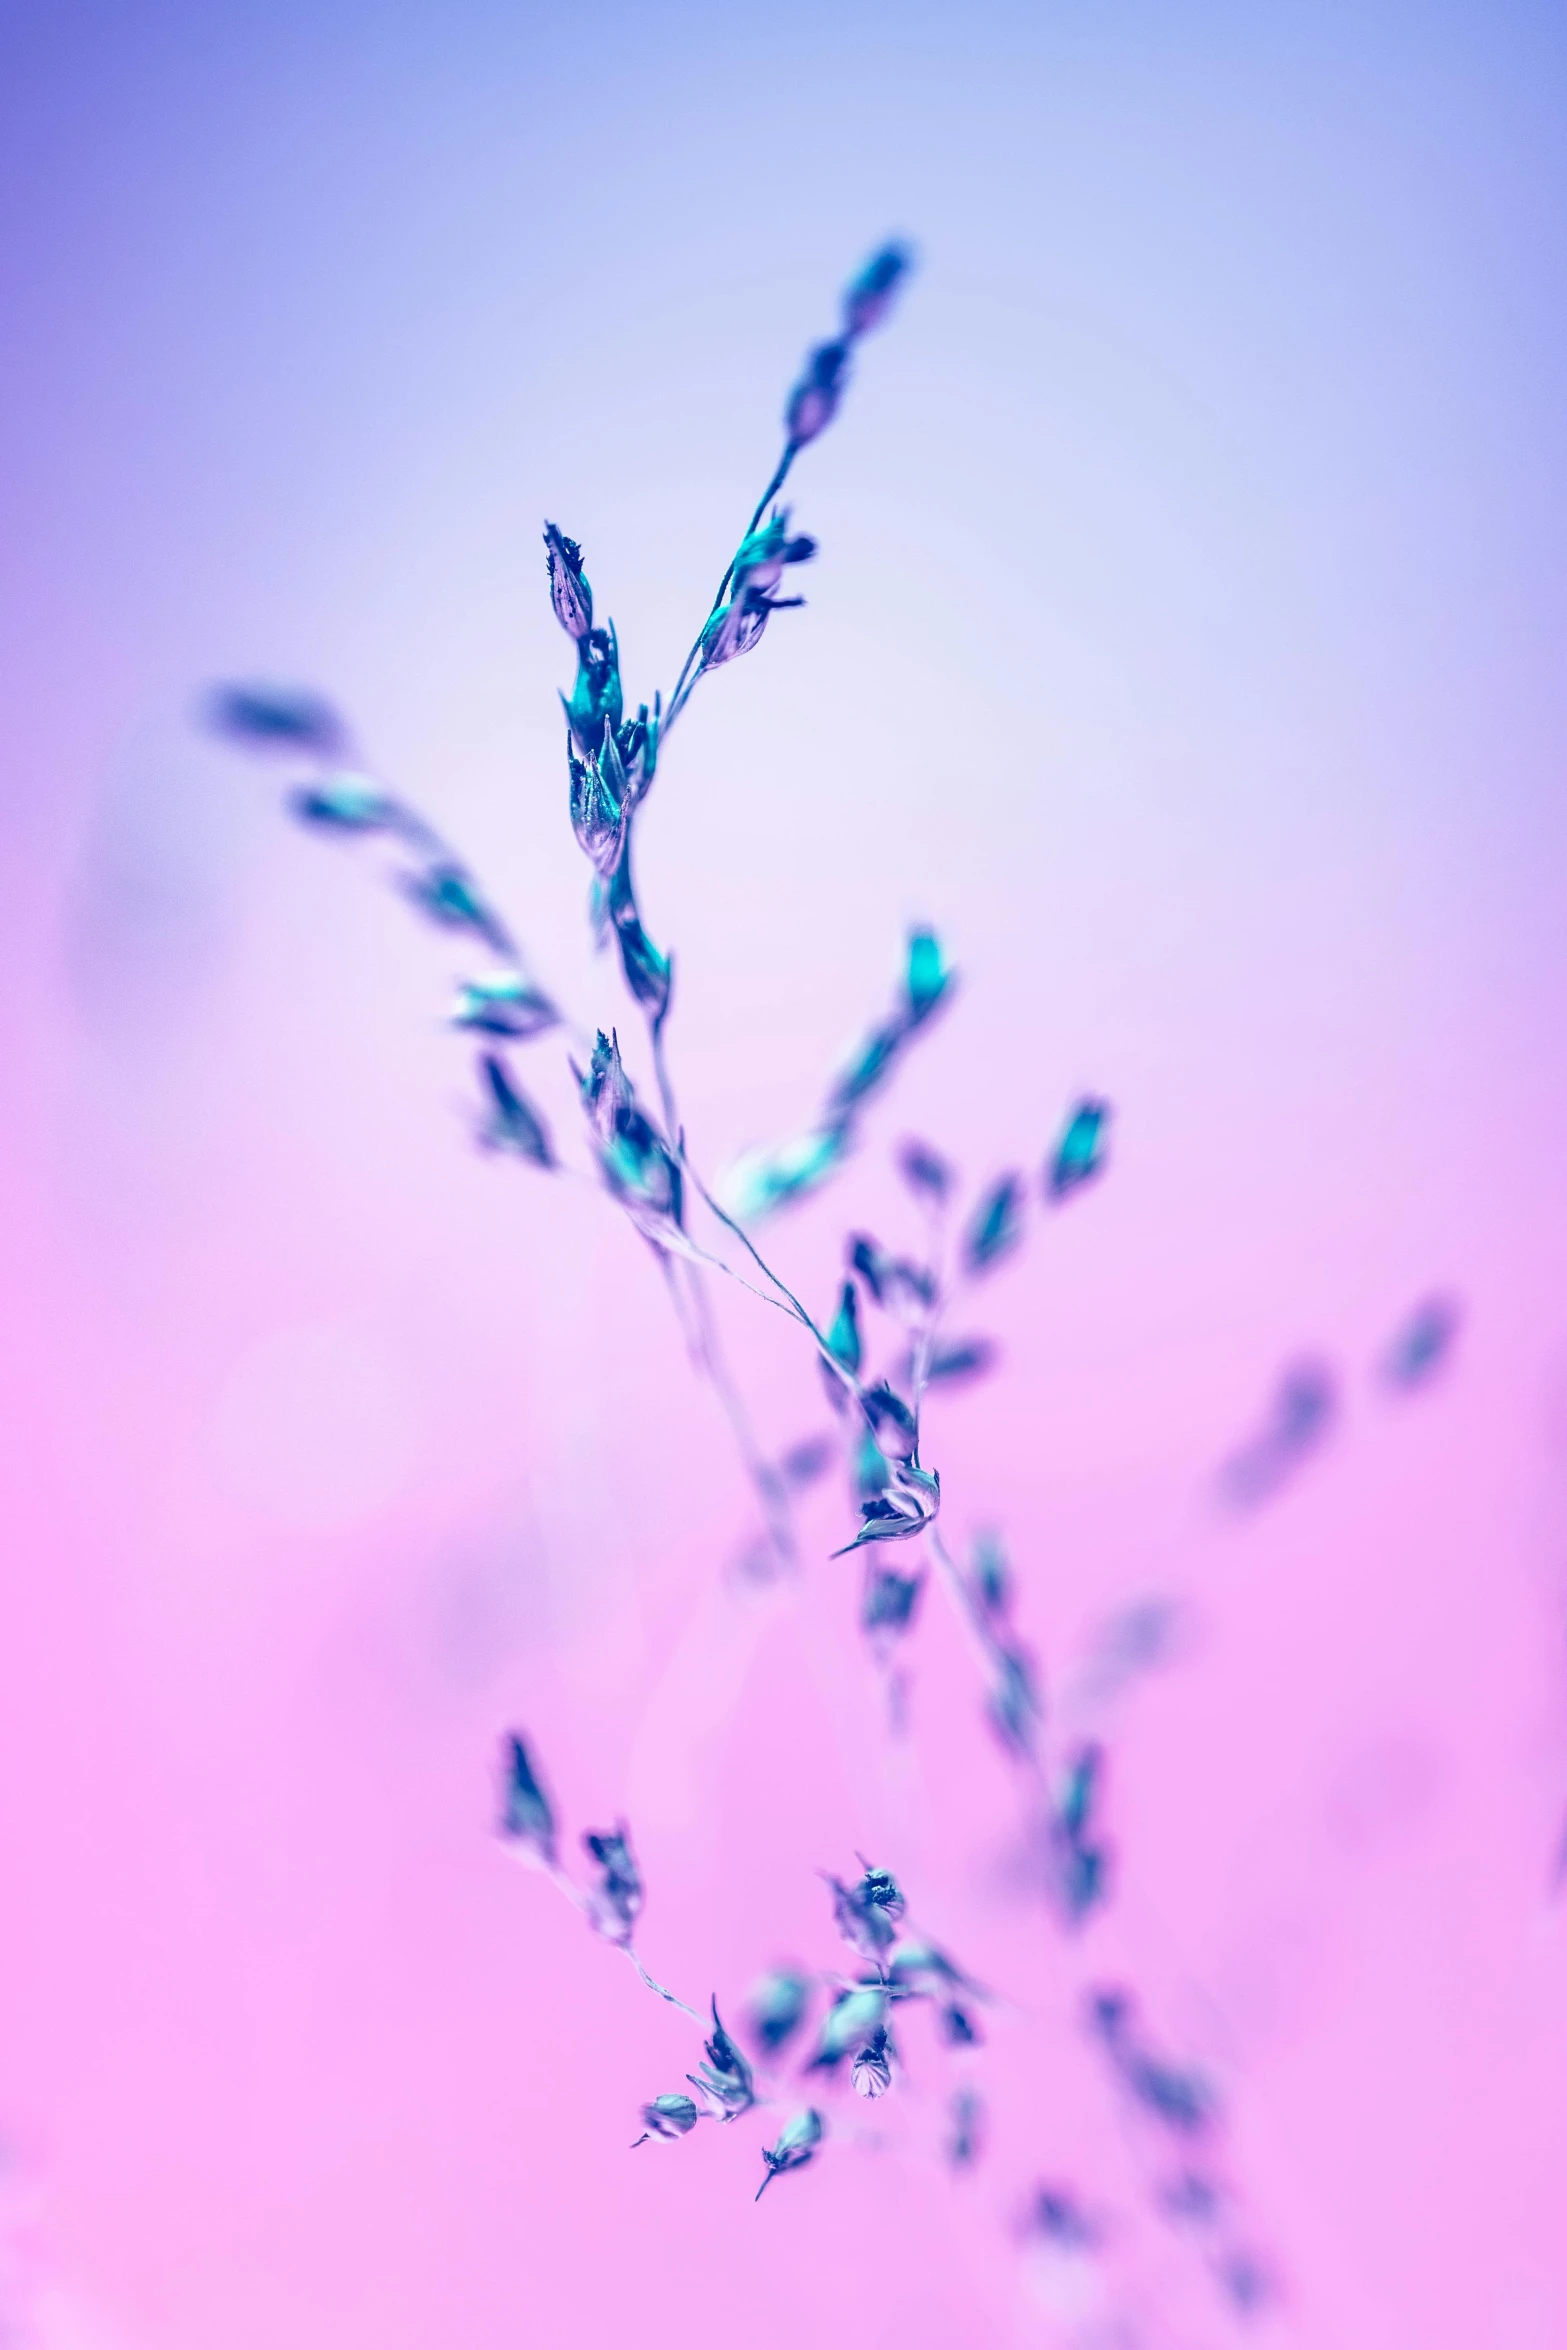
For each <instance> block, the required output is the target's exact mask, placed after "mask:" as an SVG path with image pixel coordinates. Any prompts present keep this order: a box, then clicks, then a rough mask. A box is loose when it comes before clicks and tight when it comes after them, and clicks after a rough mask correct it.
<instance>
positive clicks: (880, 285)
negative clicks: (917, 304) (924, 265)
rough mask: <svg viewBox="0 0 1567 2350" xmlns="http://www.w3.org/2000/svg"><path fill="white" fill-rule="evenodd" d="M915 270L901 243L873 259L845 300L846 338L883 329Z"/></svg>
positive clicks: (892, 244) (889, 247)
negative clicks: (888, 314)
mask: <svg viewBox="0 0 1567 2350" xmlns="http://www.w3.org/2000/svg"><path fill="white" fill-rule="evenodd" d="M913 266H914V255H913V254H912V252H911V251H910V250H909V248H908V246H907V245H905V244H904V243H902V241H901V240H899V239H896V238H895V239H894V240H893V241H892V242H891V243H889V244H886V245H883V246H882V247H881V248H880V250H879V251H878V252H875V253H873V254H872V255H871V257H870V259H869V261H867V262H866V264H865V266H864V268H863V269H861V270H860V272H859V274H858V275H857V276H856V277H855V278H854V279H853V281H852V282H851V284H850V285H849V288H848V290H847V292H846V293H845V295H844V297H843V326H844V332H845V334H849V335H868V334H869V333H870V332H871V331H872V329H873V328H875V327H878V326H880V325H881V323H882V321H883V320H884V319H885V318H886V316H887V313H888V312H889V311H890V310H891V308H892V306H893V304H894V302H895V301H896V300H897V298H898V291H899V288H900V287H901V286H902V284H903V281H904V279H905V278H906V277H907V276H908V274H909V272H910V270H911V269H912V268H913Z"/></svg>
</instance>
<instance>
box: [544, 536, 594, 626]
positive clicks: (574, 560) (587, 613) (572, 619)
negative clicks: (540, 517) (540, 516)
mask: <svg viewBox="0 0 1567 2350" xmlns="http://www.w3.org/2000/svg"><path fill="white" fill-rule="evenodd" d="M544 544H545V547H546V549H547V550H548V553H547V560H548V563H549V571H550V602H551V603H552V604H553V605H554V607H555V617H556V619H557V620H558V621H559V622H560V624H561V627H562V628H563V629H564V630H565V631H566V634H567V635H568V636H570V637H575V638H576V639H577V641H578V642H579V643H580V642H581V640H582V639H583V637H585V636H586V635H587V633H588V631H589V629H590V628H591V627H592V626H593V590H592V589H591V588H590V587H589V585H588V575H587V573H586V572H585V571H584V570H583V568H582V549H581V548H580V547H579V546H578V544H577V542H576V540H575V539H569V538H567V536H566V534H565V532H564V531H563V530H557V529H556V528H555V525H554V523H553V522H546V524H545V525H544Z"/></svg>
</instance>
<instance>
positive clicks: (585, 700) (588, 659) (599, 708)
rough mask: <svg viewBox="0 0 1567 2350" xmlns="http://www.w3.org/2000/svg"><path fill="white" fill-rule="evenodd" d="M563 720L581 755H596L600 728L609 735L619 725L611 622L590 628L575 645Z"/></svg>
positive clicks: (617, 656) (617, 668) (617, 649)
mask: <svg viewBox="0 0 1567 2350" xmlns="http://www.w3.org/2000/svg"><path fill="white" fill-rule="evenodd" d="M561 701H562V703H563V704H564V706H565V711H566V723H567V725H568V726H569V727H570V729H571V737H572V741H573V742H574V743H575V745H576V747H577V749H578V751H579V752H580V753H581V755H582V757H583V758H584V759H596V758H597V757H598V755H599V753H600V751H601V750H602V749H603V747H604V730H605V728H606V727H607V728H608V729H609V733H610V736H611V739H613V738H614V736H615V735H616V733H617V732H618V730H619V727H620V720H621V714H622V711H623V709H624V707H625V704H624V698H623V696H622V693H621V688H620V647H619V646H618V644H617V643H616V641H615V631H614V628H613V626H611V627H609V628H590V629H589V630H588V633H587V635H586V636H584V637H582V638H581V639H580V640H579V642H578V645H577V679H576V683H575V685H574V686H573V687H572V689H571V699H570V700H569V701H567V700H566V697H565V695H564V694H562V696H561Z"/></svg>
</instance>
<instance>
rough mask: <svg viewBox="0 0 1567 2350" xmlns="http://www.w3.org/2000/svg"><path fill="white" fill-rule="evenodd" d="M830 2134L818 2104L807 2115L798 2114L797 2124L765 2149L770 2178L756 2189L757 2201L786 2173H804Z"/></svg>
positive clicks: (767, 2177) (764, 2157)
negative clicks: (788, 2171)
mask: <svg viewBox="0 0 1567 2350" xmlns="http://www.w3.org/2000/svg"><path fill="white" fill-rule="evenodd" d="M826 2134H827V2125H826V2123H825V2122H824V2121H823V2120H822V2117H821V2115H820V2114H819V2113H818V2112H817V2110H816V2108H815V2106H814V2105H812V2106H807V2108H806V2110H805V2112H804V2113H797V2114H796V2115H795V2117H794V2119H793V2121H791V2122H789V2123H787V2124H786V2125H785V2127H784V2129H783V2131H782V2133H781V2135H780V2136H779V2137H778V2139H777V2141H776V2143H775V2144H773V2145H771V2146H764V2147H763V2149H762V2160H763V2162H764V2163H765V2164H766V2165H767V2175H766V2177H765V2178H764V2179H763V2181H762V2184H761V2186H760V2187H758V2188H757V2190H756V2198H755V2199H756V2201H757V2202H758V2203H760V2202H761V2200H762V2196H763V2193H764V2192H765V2190H766V2189H767V2188H768V2187H770V2186H771V2185H772V2183H773V2181H774V2179H776V2178H778V2177H780V2176H781V2175H782V2173H783V2172H784V2171H786V2170H803V2169H804V2168H805V2165H806V2164H807V2163H808V2162H810V2161H812V2160H813V2159H814V2157H815V2154H816V2149H817V2147H818V2146H819V2145H820V2144H821V2142H822V2139H823V2138H824V2137H825V2136H826Z"/></svg>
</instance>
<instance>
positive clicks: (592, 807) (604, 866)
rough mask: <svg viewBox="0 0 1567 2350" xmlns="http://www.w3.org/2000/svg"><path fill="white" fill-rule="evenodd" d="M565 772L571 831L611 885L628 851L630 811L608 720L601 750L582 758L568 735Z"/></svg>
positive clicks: (601, 875) (600, 744) (589, 860)
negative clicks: (626, 846)
mask: <svg viewBox="0 0 1567 2350" xmlns="http://www.w3.org/2000/svg"><path fill="white" fill-rule="evenodd" d="M566 771H567V775H568V777H569V780H570V786H571V793H570V810H571V829H572V831H573V832H574V833H575V834H576V836H577V846H578V848H579V849H580V850H581V851H582V853H583V855H584V856H585V857H586V858H587V860H588V862H589V864H590V865H591V866H592V867H593V870H594V872H595V873H596V874H597V875H598V877H599V879H600V880H601V881H608V880H609V878H610V876H611V874H613V873H614V871H615V869H616V867H617V866H618V865H619V863H620V861H621V857H622V855H623V854H624V851H625V845H626V819H627V815H628V813H629V810H628V808H627V805H626V799H627V794H626V771H625V768H624V766H623V765H622V763H621V758H620V752H619V750H618V749H617V747H616V744H615V738H614V736H613V734H612V733H611V732H610V727H609V720H608V719H607V718H606V719H605V721H604V732H603V737H602V740H601V741H600V743H599V745H598V748H597V749H596V750H593V751H588V752H585V753H584V754H583V755H582V756H581V757H580V758H579V756H578V754H577V751H576V747H575V745H574V742H573V739H572V735H571V734H570V733H568V735H567V737H566Z"/></svg>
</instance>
